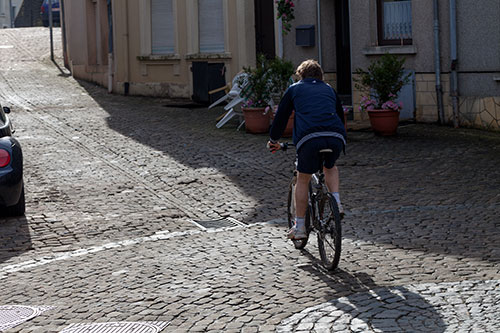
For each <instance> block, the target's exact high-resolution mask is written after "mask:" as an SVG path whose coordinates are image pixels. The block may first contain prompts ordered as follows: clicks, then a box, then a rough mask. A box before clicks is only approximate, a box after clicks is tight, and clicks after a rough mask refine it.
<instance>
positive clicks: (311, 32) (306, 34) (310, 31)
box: [295, 24, 316, 46]
mask: <svg viewBox="0 0 500 333" xmlns="http://www.w3.org/2000/svg"><path fill="white" fill-rule="evenodd" d="M295 32H296V41H295V45H297V46H314V39H315V37H314V36H315V35H316V34H315V29H314V24H305V25H299V26H298V27H296V28H295Z"/></svg>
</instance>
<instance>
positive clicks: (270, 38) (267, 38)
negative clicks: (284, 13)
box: [255, 0, 276, 59]
mask: <svg viewBox="0 0 500 333" xmlns="http://www.w3.org/2000/svg"><path fill="white" fill-rule="evenodd" d="M255 49H256V52H257V54H261V53H262V54H264V55H265V56H266V58H267V59H274V58H275V57H276V50H275V41H274V1H272V0H255Z"/></svg>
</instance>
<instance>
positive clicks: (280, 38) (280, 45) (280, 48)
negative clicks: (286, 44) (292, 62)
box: [278, 18, 283, 58]
mask: <svg viewBox="0 0 500 333" xmlns="http://www.w3.org/2000/svg"><path fill="white" fill-rule="evenodd" d="M278 57H280V58H283V21H282V20H281V18H280V19H279V20H278Z"/></svg>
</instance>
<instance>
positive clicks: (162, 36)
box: [151, 0, 175, 54]
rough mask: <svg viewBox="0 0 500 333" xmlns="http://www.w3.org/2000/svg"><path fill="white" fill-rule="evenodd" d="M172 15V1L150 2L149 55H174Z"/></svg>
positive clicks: (156, 0)
mask: <svg viewBox="0 0 500 333" xmlns="http://www.w3.org/2000/svg"><path fill="white" fill-rule="evenodd" d="M174 31H175V28H174V15H173V10H172V0H152V1H151V53H152V54H171V53H174V52H175V50H174V46H175V38H174Z"/></svg>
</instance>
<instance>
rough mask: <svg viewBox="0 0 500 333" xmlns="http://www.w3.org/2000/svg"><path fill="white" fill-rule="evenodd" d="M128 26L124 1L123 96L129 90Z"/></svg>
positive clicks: (126, 7) (126, 3)
mask: <svg viewBox="0 0 500 333" xmlns="http://www.w3.org/2000/svg"><path fill="white" fill-rule="evenodd" d="M128 33H129V26H128V0H126V1H125V54H124V57H125V82H124V83H123V94H124V95H125V96H127V95H128V93H129V88H130V82H129V80H130V73H129V71H130V59H129V46H128V44H129V36H128Z"/></svg>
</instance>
